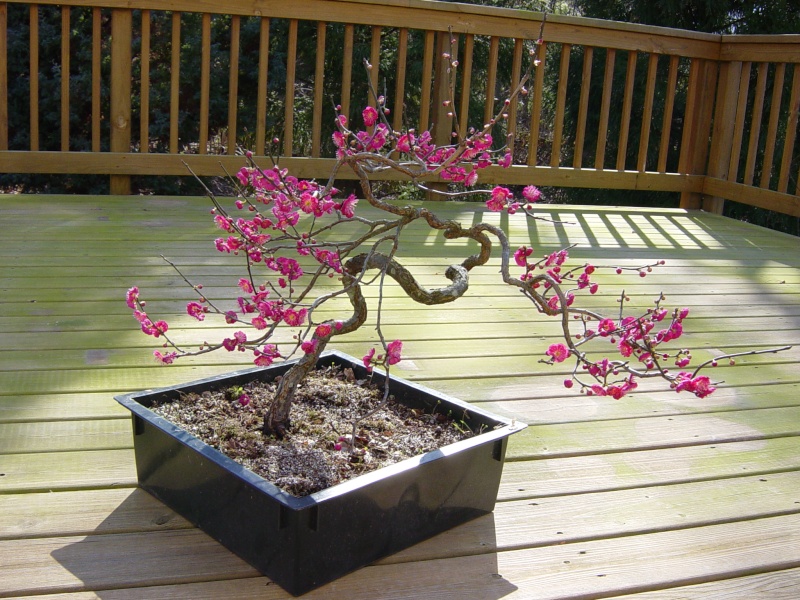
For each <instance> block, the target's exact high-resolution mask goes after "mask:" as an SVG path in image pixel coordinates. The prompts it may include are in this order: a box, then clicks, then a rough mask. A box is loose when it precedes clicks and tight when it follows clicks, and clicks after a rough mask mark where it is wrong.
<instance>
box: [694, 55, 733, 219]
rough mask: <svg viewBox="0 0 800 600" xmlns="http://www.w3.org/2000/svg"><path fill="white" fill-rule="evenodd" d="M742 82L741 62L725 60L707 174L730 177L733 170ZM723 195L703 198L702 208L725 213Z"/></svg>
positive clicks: (720, 77)
mask: <svg viewBox="0 0 800 600" xmlns="http://www.w3.org/2000/svg"><path fill="white" fill-rule="evenodd" d="M741 83H742V63H741V62H726V63H723V64H722V66H721V67H720V73H719V82H718V85H717V104H716V107H715V110H714V130H713V133H712V135H711V154H710V156H709V158H708V170H707V172H706V175H707V176H708V177H714V178H717V179H727V178H728V170H729V169H730V161H731V153H732V151H733V138H734V133H735V125H736V108H737V106H738V104H739V88H740V86H741ZM724 204H725V199H724V198H719V197H713V198H709V197H704V198H703V204H702V207H703V210H705V211H708V212H713V213H717V214H722V208H723V206H724Z"/></svg>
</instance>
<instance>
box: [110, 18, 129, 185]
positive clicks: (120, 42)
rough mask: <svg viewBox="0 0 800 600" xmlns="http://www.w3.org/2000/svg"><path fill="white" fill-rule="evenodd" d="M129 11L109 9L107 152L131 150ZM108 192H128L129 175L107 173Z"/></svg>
mask: <svg viewBox="0 0 800 600" xmlns="http://www.w3.org/2000/svg"><path fill="white" fill-rule="evenodd" d="M132 31H133V13H132V11H131V10H127V9H114V10H113V11H112V12H111V143H110V147H111V152H130V151H131V41H132ZM110 183H111V187H110V192H111V193H112V194H130V193H131V178H130V176H129V175H111V180H110Z"/></svg>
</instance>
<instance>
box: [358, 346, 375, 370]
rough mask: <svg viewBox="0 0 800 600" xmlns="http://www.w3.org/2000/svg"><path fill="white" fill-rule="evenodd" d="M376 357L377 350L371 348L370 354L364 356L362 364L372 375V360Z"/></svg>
mask: <svg viewBox="0 0 800 600" xmlns="http://www.w3.org/2000/svg"><path fill="white" fill-rule="evenodd" d="M374 357H375V348H370V350H369V352H367V353H366V354H365V355H364V358H362V359H361V362H363V363H364V366H365V367H366V368H367V373H372V359H373V358H374Z"/></svg>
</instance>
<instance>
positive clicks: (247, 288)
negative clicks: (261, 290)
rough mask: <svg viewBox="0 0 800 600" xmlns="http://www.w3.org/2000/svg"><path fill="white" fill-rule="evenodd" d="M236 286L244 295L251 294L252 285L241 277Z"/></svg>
mask: <svg viewBox="0 0 800 600" xmlns="http://www.w3.org/2000/svg"><path fill="white" fill-rule="evenodd" d="M237 285H238V286H239V289H241V290H242V291H243V292H244V293H245V294H252V293H253V284H251V283H250V281H249V280H248V279H245V278H244V277H242V278H241V279H239V282H238V284H237Z"/></svg>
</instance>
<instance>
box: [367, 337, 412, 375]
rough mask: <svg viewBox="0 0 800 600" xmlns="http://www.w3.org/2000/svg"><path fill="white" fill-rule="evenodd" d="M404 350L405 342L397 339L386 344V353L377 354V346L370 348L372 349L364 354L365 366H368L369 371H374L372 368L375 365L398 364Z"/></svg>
mask: <svg viewBox="0 0 800 600" xmlns="http://www.w3.org/2000/svg"><path fill="white" fill-rule="evenodd" d="M402 350H403V342H401V341H400V340H395V341H393V342H389V343H388V344H386V355H385V356H384V355H383V354H379V355H377V356H375V348H370V351H369V352H367V353H366V354H365V355H364V358H362V359H361V361H362V362H363V363H364V366H365V367H366V368H367V372H368V373H372V368H373V367H374V366H380V365H385V366H391V365H396V364H397V363H399V362H400V361H401V360H402V359H401V357H400V353H401V352H402Z"/></svg>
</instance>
